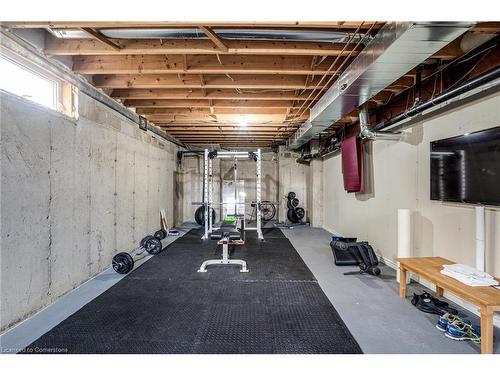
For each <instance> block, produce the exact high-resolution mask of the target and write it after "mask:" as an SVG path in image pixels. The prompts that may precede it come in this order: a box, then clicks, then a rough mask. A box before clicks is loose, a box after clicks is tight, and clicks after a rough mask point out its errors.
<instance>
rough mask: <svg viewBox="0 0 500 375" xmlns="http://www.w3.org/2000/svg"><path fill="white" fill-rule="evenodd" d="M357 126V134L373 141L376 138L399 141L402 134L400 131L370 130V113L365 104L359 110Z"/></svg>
mask: <svg viewBox="0 0 500 375" xmlns="http://www.w3.org/2000/svg"><path fill="white" fill-rule="evenodd" d="M359 128H360V131H359V136H360V137H361V138H362V139H367V140H370V141H375V140H377V139H378V140H385V141H399V140H401V138H402V136H403V135H402V134H401V133H384V132H377V131H374V130H371V129H370V115H369V114H368V109H367V108H366V104H364V105H363V106H362V107H361V110H360V111H359Z"/></svg>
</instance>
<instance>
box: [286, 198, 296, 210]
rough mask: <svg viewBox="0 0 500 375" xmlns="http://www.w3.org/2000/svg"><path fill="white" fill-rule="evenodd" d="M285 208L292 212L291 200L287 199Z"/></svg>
mask: <svg viewBox="0 0 500 375" xmlns="http://www.w3.org/2000/svg"><path fill="white" fill-rule="evenodd" d="M286 208H288V209H289V210H293V208H294V207H293V205H292V200H291V199H288V200H287V201H286Z"/></svg>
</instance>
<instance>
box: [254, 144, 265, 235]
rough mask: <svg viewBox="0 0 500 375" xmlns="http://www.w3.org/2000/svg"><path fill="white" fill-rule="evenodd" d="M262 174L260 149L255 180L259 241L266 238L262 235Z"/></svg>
mask: <svg viewBox="0 0 500 375" xmlns="http://www.w3.org/2000/svg"><path fill="white" fill-rule="evenodd" d="M260 174H261V155H260V148H259V149H258V150H257V162H256V174H255V178H256V183H255V185H256V187H257V191H256V202H255V204H256V207H257V236H258V237H259V240H263V239H264V236H263V235H262V228H261V219H262V217H261V212H260V202H261V195H260V192H261V178H260Z"/></svg>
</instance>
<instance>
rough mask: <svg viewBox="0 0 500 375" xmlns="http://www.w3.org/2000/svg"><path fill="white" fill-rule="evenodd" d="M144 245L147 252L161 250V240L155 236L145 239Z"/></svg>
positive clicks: (154, 252)
mask: <svg viewBox="0 0 500 375" xmlns="http://www.w3.org/2000/svg"><path fill="white" fill-rule="evenodd" d="M144 247H145V248H146V251H147V252H148V253H149V254H158V253H159V252H160V251H161V250H162V246H161V241H160V240H159V239H158V238H156V237H153V238H150V239H149V240H147V241H146V243H145V244H144Z"/></svg>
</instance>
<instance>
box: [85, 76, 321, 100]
mask: <svg viewBox="0 0 500 375" xmlns="http://www.w3.org/2000/svg"><path fill="white" fill-rule="evenodd" d="M93 80H94V85H95V86H96V87H100V88H172V89H175V88H205V89H214V88H221V89H238V88H241V89H280V90H286V89H292V90H294V89H299V90H300V89H313V88H315V87H316V84H317V83H318V81H319V80H318V79H314V80H312V81H310V82H309V83H307V85H306V82H305V77H302V76H281V75H270V76H266V75H265V76H254V75H246V74H238V75H234V76H229V77H228V76H226V75H220V76H219V75H207V76H206V77H204V80H203V82H202V81H200V78H199V77H197V76H193V75H189V74H188V75H175V74H107V75H95V76H94V78H93ZM318 88H323V86H322V85H320V86H318ZM205 97H206V96H205Z"/></svg>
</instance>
